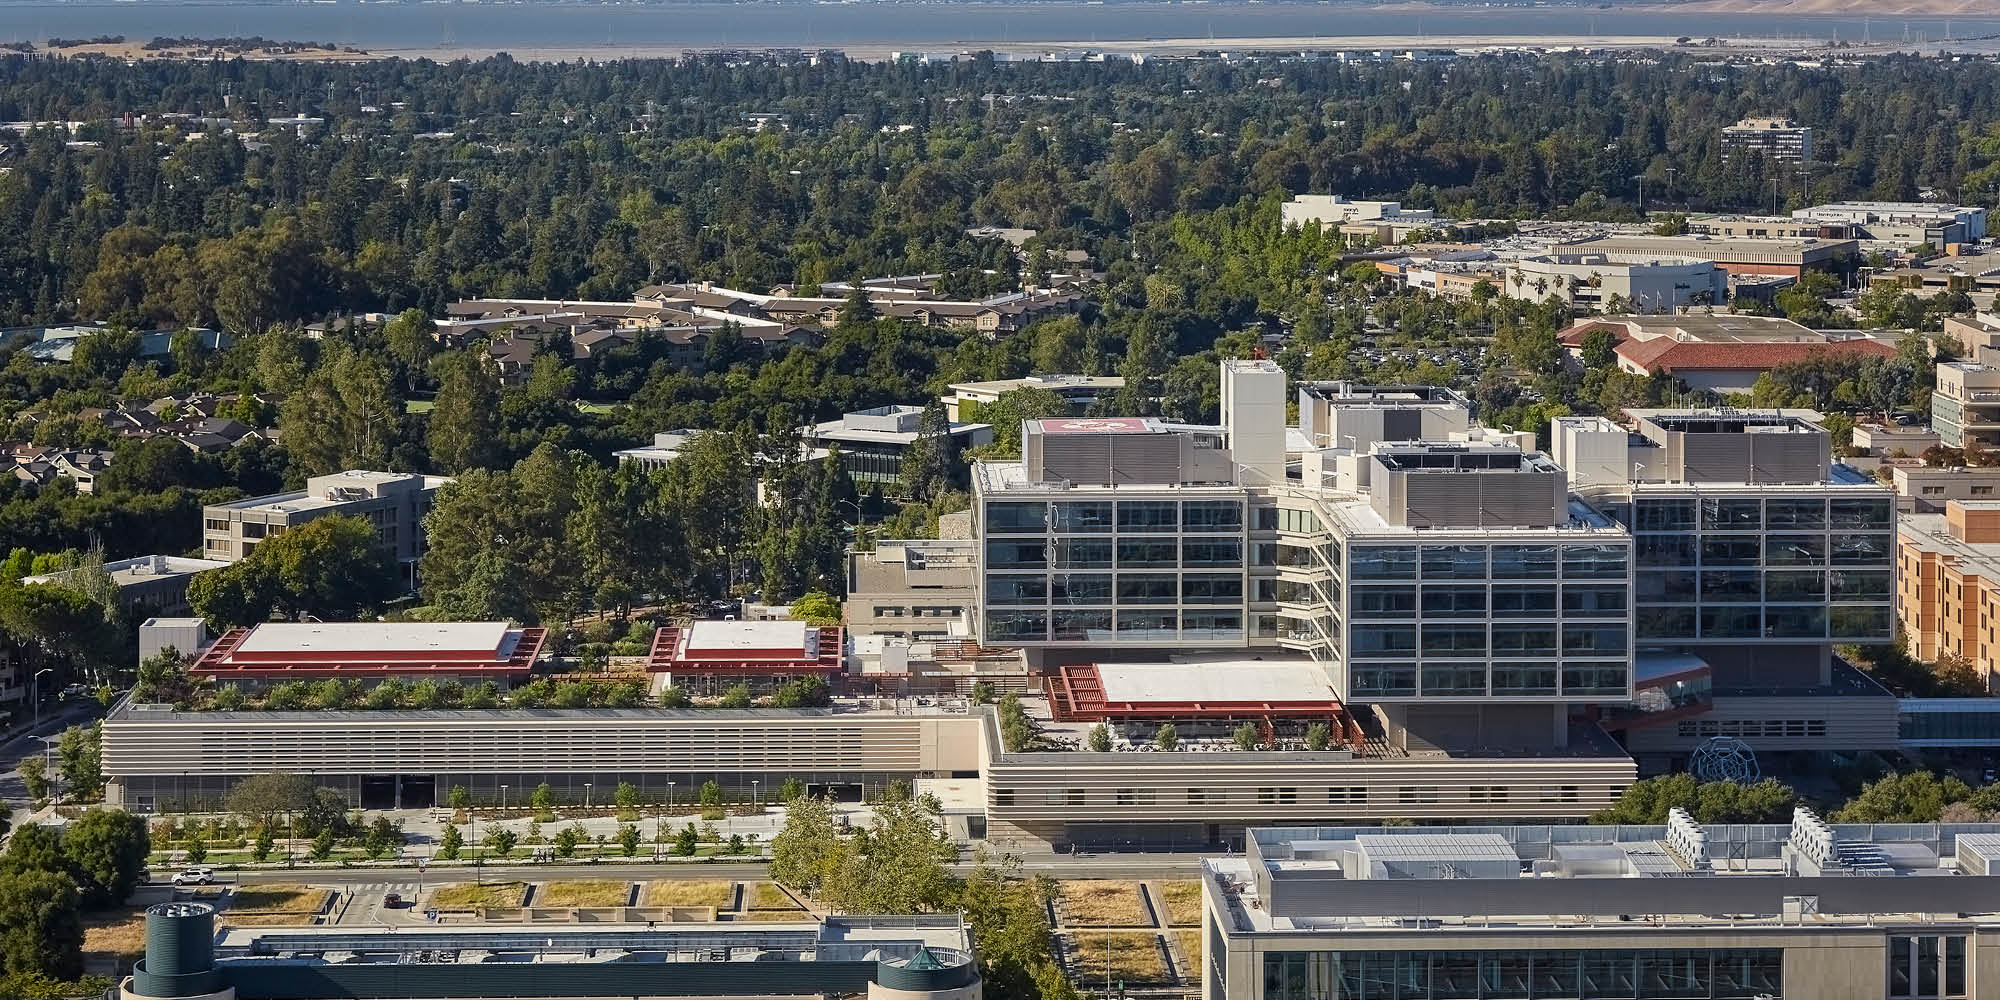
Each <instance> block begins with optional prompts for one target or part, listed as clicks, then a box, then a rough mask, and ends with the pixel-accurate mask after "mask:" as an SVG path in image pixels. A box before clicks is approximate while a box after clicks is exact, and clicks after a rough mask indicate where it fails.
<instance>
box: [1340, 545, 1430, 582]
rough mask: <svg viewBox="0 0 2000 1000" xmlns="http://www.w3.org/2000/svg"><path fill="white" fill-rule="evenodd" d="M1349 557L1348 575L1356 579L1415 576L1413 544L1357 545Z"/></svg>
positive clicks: (1398, 578)
mask: <svg viewBox="0 0 2000 1000" xmlns="http://www.w3.org/2000/svg"><path fill="white" fill-rule="evenodd" d="M1349 558H1350V567H1351V568H1350V574H1349V575H1350V576H1352V577H1353V578H1354V579H1356V580H1414V579H1416V576H1417V550H1416V547H1415V546H1413V545H1357V546H1355V547H1354V549H1353V550H1352V553H1351V555H1350V557H1349Z"/></svg>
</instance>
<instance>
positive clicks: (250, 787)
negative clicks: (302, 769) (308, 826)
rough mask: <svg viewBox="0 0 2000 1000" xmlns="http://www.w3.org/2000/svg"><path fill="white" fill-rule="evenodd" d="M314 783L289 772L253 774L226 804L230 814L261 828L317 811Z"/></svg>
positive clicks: (238, 785) (244, 780)
mask: <svg viewBox="0 0 2000 1000" xmlns="http://www.w3.org/2000/svg"><path fill="white" fill-rule="evenodd" d="M313 792H314V788H313V783H312V779H311V778H308V777H306V776H305V775H302V774H293V773H291V772H289V771H268V772H266V773H264V774H253V775H251V776H250V777H248V778H244V779H243V780H242V781H239V782H237V783H236V787H234V788H231V789H230V790H229V797H228V798H227V799H225V800H224V804H225V805H227V806H228V808H229V811H230V812H232V813H235V814H236V815H238V816H241V817H243V818H244V819H246V820H248V821H250V822H251V823H254V824H257V825H260V826H269V825H271V824H272V823H273V822H274V821H276V820H277V819H278V818H279V817H282V816H289V815H291V814H293V813H303V812H306V811H307V810H310V809H311V808H312V807H313Z"/></svg>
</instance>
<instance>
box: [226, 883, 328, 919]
mask: <svg viewBox="0 0 2000 1000" xmlns="http://www.w3.org/2000/svg"><path fill="white" fill-rule="evenodd" d="M331 895H333V894H332V893H331V892H329V891H327V890H325V889H312V888H308V887H306V886H303V885H260V886H253V887H250V888H244V889H238V890H236V891H235V892H234V893H233V894H231V895H230V897H229V909H230V910H231V911H233V912H235V913H302V914H313V913H318V912H319V911H321V910H323V909H325V908H326V900H327V897H329V896H331Z"/></svg>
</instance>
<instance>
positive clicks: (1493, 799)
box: [993, 785, 1583, 806]
mask: <svg viewBox="0 0 2000 1000" xmlns="http://www.w3.org/2000/svg"><path fill="white" fill-rule="evenodd" d="M1582 797H1583V792H1582V790H1581V788H1580V787H1579V786H1577V785H1539V786H1535V787H1529V786H1525V785H1520V786H1515V785H1473V786H1470V787H1468V788H1464V789H1457V788H1441V787H1439V786H1437V785H1396V786H1384V785H1377V786H1368V785H1335V786H1333V787H1331V788H1300V787H1298V786H1294V785H1263V786H1257V787H1244V788H1229V787H1226V786H1208V787H1202V788H1189V789H1186V790H1185V792H1184V794H1171V793H1163V792H1162V790H1161V789H1156V788H1117V789H1111V790H1110V791H1109V792H1108V793H1107V792H1105V791H1102V790H1099V791H1092V790H1090V789H1084V788H1050V789H1046V790H1044V791H1043V792H1042V793H1041V794H1040V795H1030V794H1026V793H1017V792H1016V790H1015V789H1012V788H996V789H994V790H993V804H994V805H996V806H1011V805H1016V804H1022V803H1027V802H1039V804H1041V805H1049V806H1087V805H1091V804H1092V803H1097V804H1103V803H1104V802H1106V801H1107V798H1108V800H1109V801H1110V802H1111V803H1112V804H1114V805H1121V806H1151V805H1163V804H1164V805H1180V804H1182V803H1183V802H1185V803H1186V804H1187V805H1191V806H1212V805H1227V804H1229V803H1232V802H1255V803H1257V804H1258V805H1264V806H1289V805H1299V804H1305V805H1321V804H1325V805H1335V806H1362V805H1368V804H1370V803H1373V804H1375V805H1401V806H1413V805H1435V804H1439V803H1444V802H1471V803H1475V804H1481V805H1498V804H1502V803H1507V802H1519V803H1562V802H1580V801H1582Z"/></svg>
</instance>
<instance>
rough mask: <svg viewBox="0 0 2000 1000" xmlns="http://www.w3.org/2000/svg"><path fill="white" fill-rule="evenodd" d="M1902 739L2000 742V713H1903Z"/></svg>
mask: <svg viewBox="0 0 2000 1000" xmlns="http://www.w3.org/2000/svg"><path fill="white" fill-rule="evenodd" d="M1902 725H1903V729H1902V732H1903V739H1904V740H1906V741H1908V740H1989V741H1992V742H1994V743H2000V711H1995V712H1924V711H1914V712H1904V713H1903V716H1902Z"/></svg>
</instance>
